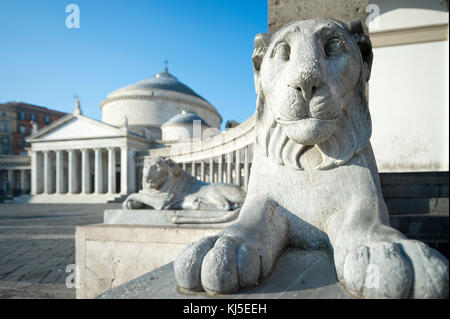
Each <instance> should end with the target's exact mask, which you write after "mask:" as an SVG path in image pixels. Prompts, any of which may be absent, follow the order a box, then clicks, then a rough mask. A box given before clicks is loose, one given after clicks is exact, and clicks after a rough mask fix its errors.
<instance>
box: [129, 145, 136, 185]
mask: <svg viewBox="0 0 450 319" xmlns="http://www.w3.org/2000/svg"><path fill="white" fill-rule="evenodd" d="M135 155H136V151H135V150H132V149H131V150H130V149H129V150H128V170H127V171H128V191H129V192H130V193H136V161H135Z"/></svg>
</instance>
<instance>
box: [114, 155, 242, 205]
mask: <svg viewBox="0 0 450 319" xmlns="http://www.w3.org/2000/svg"><path fill="white" fill-rule="evenodd" d="M142 188H143V189H142V190H141V191H140V192H139V193H135V194H131V195H130V196H128V197H127V199H126V200H125V201H124V202H123V204H122V206H123V208H124V209H139V208H153V209H183V210H222V211H228V210H232V209H233V210H237V209H239V208H240V207H241V206H242V204H243V203H244V200H245V195H246V193H245V191H243V190H242V189H241V188H240V187H239V186H236V185H231V184H223V183H211V184H210V183H206V182H202V181H199V180H197V179H196V178H194V177H193V176H191V175H190V174H188V173H187V172H185V171H184V170H182V169H181V168H179V167H178V166H177V165H176V164H175V163H174V162H173V161H172V160H170V159H164V158H161V157H159V158H155V159H145V160H144V168H143V173H142Z"/></svg>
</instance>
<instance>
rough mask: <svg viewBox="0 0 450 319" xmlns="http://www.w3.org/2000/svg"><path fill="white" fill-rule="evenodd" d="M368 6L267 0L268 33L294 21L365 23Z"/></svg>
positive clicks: (337, 0)
mask: <svg viewBox="0 0 450 319" xmlns="http://www.w3.org/2000/svg"><path fill="white" fill-rule="evenodd" d="M368 5H369V1H368V0H313V1H312V0H269V33H271V34H272V33H274V32H275V31H276V30H278V29H279V28H280V27H282V26H283V25H285V24H286V23H289V22H292V21H295V20H307V19H314V18H332V19H337V20H341V21H351V20H354V19H360V20H361V21H365V20H366V18H367V16H368V13H367V12H366V7H367V6H368ZM366 31H367V30H366Z"/></svg>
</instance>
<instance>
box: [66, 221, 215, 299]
mask: <svg viewBox="0 0 450 319" xmlns="http://www.w3.org/2000/svg"><path fill="white" fill-rule="evenodd" d="M222 227H223V226H214V225H178V226H175V225H166V226H142V225H102V224H98V225H88V226H80V227H77V228H76V235H75V245H76V265H77V269H78V276H77V283H78V287H79V288H77V293H76V297H77V298H78V299H84V298H93V297H95V296H97V295H98V294H100V293H102V292H104V291H106V290H108V289H111V288H114V287H117V286H119V285H121V284H123V283H126V282H128V281H130V280H132V279H134V278H137V277H139V276H141V275H143V274H145V273H148V272H150V271H152V270H154V269H157V268H159V267H161V266H163V265H165V264H167V263H170V262H172V261H173V260H174V259H175V257H176V256H177V255H178V253H179V252H181V250H182V249H183V248H184V247H185V246H186V245H187V244H189V243H191V242H193V241H196V240H198V239H200V238H202V237H204V236H210V235H214V234H216V233H217V232H219V231H220V230H221V229H222Z"/></svg>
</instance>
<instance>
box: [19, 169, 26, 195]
mask: <svg viewBox="0 0 450 319" xmlns="http://www.w3.org/2000/svg"><path fill="white" fill-rule="evenodd" d="M20 187H21V191H22V195H23V194H25V193H26V192H27V170H25V169H21V170H20Z"/></svg>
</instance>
